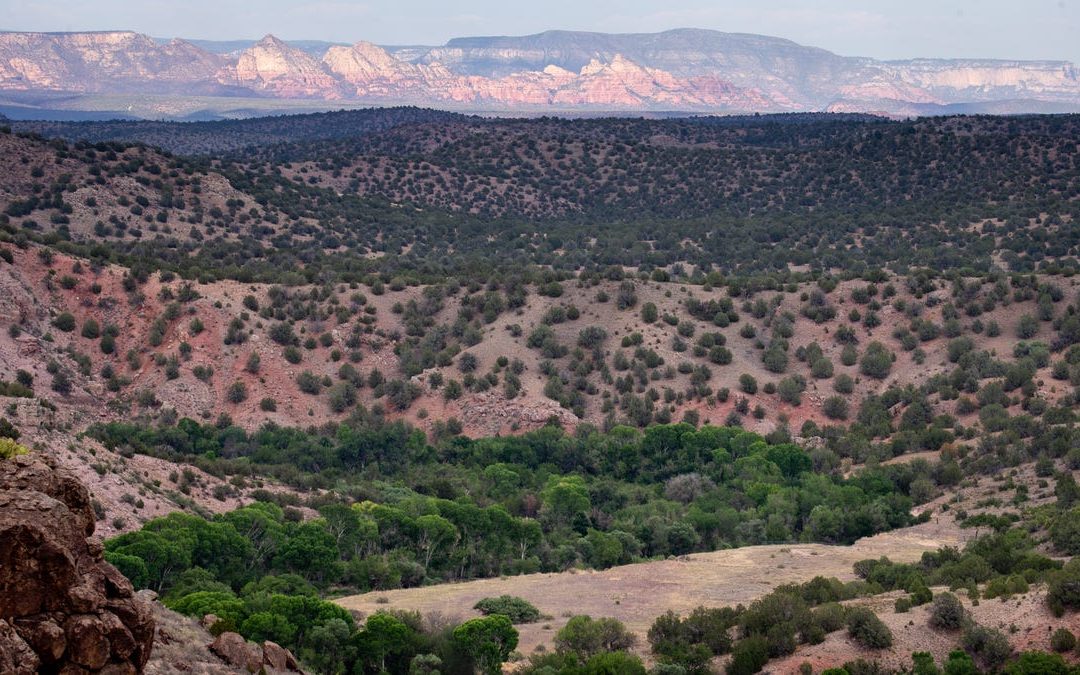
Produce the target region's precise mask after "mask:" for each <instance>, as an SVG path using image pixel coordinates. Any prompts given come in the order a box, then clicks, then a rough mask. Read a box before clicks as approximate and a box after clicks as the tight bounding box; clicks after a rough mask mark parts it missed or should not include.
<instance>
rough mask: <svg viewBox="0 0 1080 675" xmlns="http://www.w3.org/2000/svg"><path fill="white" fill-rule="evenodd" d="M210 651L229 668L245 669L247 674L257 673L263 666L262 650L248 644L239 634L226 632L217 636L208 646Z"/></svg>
mask: <svg viewBox="0 0 1080 675" xmlns="http://www.w3.org/2000/svg"><path fill="white" fill-rule="evenodd" d="M210 651H212V652H214V653H215V654H217V656H218V657H219V658H220V659H221V660H222V661H224V662H225V663H227V664H229V665H230V666H235V667H237V668H246V669H247V670H248V672H252V673H255V672H258V671H259V669H261V668H262V666H263V650H262V649H260V648H259V646H258V645H255V644H249V643H248V642H247V640H245V639H244V636H242V635H240V634H239V633H233V632H230V631H226V632H224V633H222V634H221V635H219V636H217V639H215V640H214V641H213V642H212V643H211V644H210Z"/></svg>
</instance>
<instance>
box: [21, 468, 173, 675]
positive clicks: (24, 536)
mask: <svg viewBox="0 0 1080 675" xmlns="http://www.w3.org/2000/svg"><path fill="white" fill-rule="evenodd" d="M93 532H94V512H93V510H92V509H91V507H90V495H89V493H88V492H87V490H86V487H85V486H83V485H82V484H81V483H80V482H79V481H78V480H77V479H76V478H75V477H74V476H72V475H71V474H70V473H68V472H67V471H65V470H63V469H61V468H59V467H58V466H57V465H56V464H55V463H54V462H53V461H52V460H49V459H47V458H42V457H38V456H34V455H30V456H23V457H16V458H15V459H13V460H7V461H0V542H3V545H2V546H0V672H2V673H34V672H39V671H46V672H71V673H79V672H98V671H102V672H106V671H107V672H110V673H135V672H140V671H141V670H142V668H143V666H144V665H145V664H146V661H147V659H148V658H149V657H150V649H151V646H152V644H153V639H154V619H153V615H152V613H151V609H150V607H149V605H147V604H146V603H145V602H143V601H142V600H140V599H138V598H136V597H135V594H134V591H133V589H132V587H131V583H130V582H129V581H128V580H127V579H126V578H124V576H123V575H122V574H120V573H119V572H118V571H117V570H116V568H115V567H113V566H112V565H110V564H108V563H107V562H105V561H104V560H103V559H102V551H103V549H102V546H101V543H100V542H99V541H97V540H96V539H92V538H90V535H92V534H93Z"/></svg>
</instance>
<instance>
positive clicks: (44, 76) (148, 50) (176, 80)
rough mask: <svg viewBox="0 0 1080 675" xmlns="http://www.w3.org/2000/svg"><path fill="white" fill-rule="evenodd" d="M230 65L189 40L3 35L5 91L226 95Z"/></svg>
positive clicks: (0, 60) (0, 54)
mask: <svg viewBox="0 0 1080 675" xmlns="http://www.w3.org/2000/svg"><path fill="white" fill-rule="evenodd" d="M224 64H225V59H224V58H222V57H221V56H218V55H217V54H211V53H210V52H207V51H205V50H203V49H199V48H198V47H196V46H195V45H193V44H191V43H190V42H186V41H184V40H172V41H171V42H168V43H166V44H158V43H157V42H155V41H154V40H152V39H151V38H149V37H147V36H146V35H141V34H139V33H132V32H130V31H110V32H95V33H0V89H7V90H38V91H40V90H46V91H49V90H51V91H65V92H86V93H92V92H110V93H116V92H118V91H120V92H146V93H178V92H188V93H225V92H226V90H225V89H224V88H223V87H222V86H221V85H220V84H218V83H217V82H215V74H216V73H217V72H218V71H219V70H220V69H221V68H222V66H223V65H224Z"/></svg>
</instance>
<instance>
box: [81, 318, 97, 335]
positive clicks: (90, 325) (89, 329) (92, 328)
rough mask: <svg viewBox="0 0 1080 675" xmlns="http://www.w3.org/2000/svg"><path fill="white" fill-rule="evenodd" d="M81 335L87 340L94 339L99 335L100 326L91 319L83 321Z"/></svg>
mask: <svg viewBox="0 0 1080 675" xmlns="http://www.w3.org/2000/svg"><path fill="white" fill-rule="evenodd" d="M82 336H83V337H84V338H87V339H88V340H96V339H98V338H99V337H101V326H100V325H99V324H98V322H97V321H95V320H93V319H87V320H86V321H85V322H83V327H82Z"/></svg>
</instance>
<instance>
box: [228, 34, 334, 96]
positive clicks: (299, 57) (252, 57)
mask: <svg viewBox="0 0 1080 675" xmlns="http://www.w3.org/2000/svg"><path fill="white" fill-rule="evenodd" d="M218 79H219V81H220V82H222V83H223V84H237V85H240V86H244V87H250V88H252V89H255V90H257V91H260V92H270V93H273V94H275V95H277V96H281V97H284V98H312V97H314V98H327V99H334V98H340V97H341V88H340V83H339V82H338V81H337V80H336V79H334V77H333V76H332V75H330V73H328V72H326V70H324V69H323V66H322V64H321V63H320V62H319V61H317V60H316V59H315V58H313V57H312V56H311V55H310V54H308V53H307V52H304V51H301V50H299V49H295V48H293V47H290V46H289V45H287V44H286V43H284V42H282V41H281V40H279V39H277V38H276V37H274V36H273V35H267V36H266V37H264V38H263V39H262V40H260V41H259V42H258V43H257V44H255V45H254V46H253V47H251V48H250V49H245V50H244V52H243V53H242V54H240V59H239V61H237V63H236V65H235V66H231V67H229V68H226V69H225V70H224V71H223V72H222V73H221V74H219V76H218Z"/></svg>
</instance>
